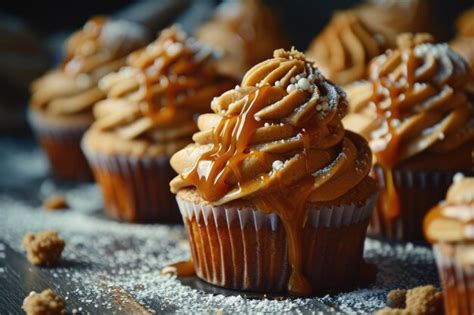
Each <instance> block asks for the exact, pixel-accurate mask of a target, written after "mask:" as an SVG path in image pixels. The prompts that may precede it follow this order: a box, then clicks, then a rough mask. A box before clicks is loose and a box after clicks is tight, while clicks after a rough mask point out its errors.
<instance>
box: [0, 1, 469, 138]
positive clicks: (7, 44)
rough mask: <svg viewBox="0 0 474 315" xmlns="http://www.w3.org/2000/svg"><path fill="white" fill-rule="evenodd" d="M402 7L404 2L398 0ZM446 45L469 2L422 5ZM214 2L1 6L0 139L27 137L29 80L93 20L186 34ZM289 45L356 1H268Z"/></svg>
mask: <svg viewBox="0 0 474 315" xmlns="http://www.w3.org/2000/svg"><path fill="white" fill-rule="evenodd" d="M399 1H400V2H403V1H405V0H399ZM425 1H429V2H430V3H432V5H433V18H434V20H435V21H436V23H437V24H438V25H439V29H440V30H441V34H440V39H444V40H449V39H450V38H451V37H452V36H453V33H454V21H455V19H456V17H457V16H458V15H459V14H460V13H461V12H462V11H463V10H465V9H466V8H468V7H470V6H472V5H473V4H474V3H473V1H472V0H452V1H446V0H425ZM220 2H221V1H217V0H149V1H146V0H142V1H126V0H113V1H85V0H82V1H59V2H58V1H52V0H43V1H23V0H16V1H9V0H4V1H1V2H0V82H1V84H0V134H1V135H2V136H12V135H14V136H25V137H29V136H30V130H29V128H28V127H27V124H26V120H25V113H26V107H27V104H28V99H29V85H30V83H31V81H32V80H33V79H35V78H37V77H38V76H39V75H41V74H43V73H44V72H45V71H47V70H48V69H50V68H51V67H54V66H55V65H57V64H58V62H59V61H60V60H61V57H62V52H63V49H62V47H63V43H64V40H65V38H66V37H67V36H68V35H69V34H70V33H71V32H72V31H74V30H77V29H79V28H80V27H82V25H83V24H84V22H85V21H87V19H88V18H89V17H91V16H94V15H108V16H112V17H121V18H125V19H128V20H131V21H135V22H138V23H140V24H142V25H145V26H146V27H147V28H148V29H149V30H150V31H151V32H152V33H157V32H158V31H159V30H160V29H162V28H163V27H166V26H168V25H170V24H172V23H180V24H182V26H183V28H184V29H185V30H186V31H187V32H189V33H193V31H194V30H195V29H196V28H197V27H198V26H199V25H201V24H202V23H203V22H204V21H206V20H207V19H209V17H210V16H212V14H213V12H214V10H215V7H216V6H217V5H219V3H220ZM265 3H266V4H267V5H268V6H270V7H272V8H273V9H274V11H275V13H276V14H277V15H279V17H280V21H281V24H282V27H283V29H284V30H285V31H286V33H287V36H288V37H289V38H290V40H291V43H292V44H293V45H294V46H295V47H296V48H298V49H299V50H303V51H304V50H305V49H306V48H307V47H308V45H309V43H310V41H311V40H312V39H313V38H314V37H315V36H316V35H317V34H318V32H319V31H320V30H321V29H322V28H323V27H324V25H325V24H326V23H327V22H328V21H329V19H330V17H331V15H332V13H333V12H334V11H336V10H343V9H346V8H350V7H352V6H354V5H356V4H357V3H359V1H356V0H331V1H323V0H271V1H270V0H267V1H265Z"/></svg>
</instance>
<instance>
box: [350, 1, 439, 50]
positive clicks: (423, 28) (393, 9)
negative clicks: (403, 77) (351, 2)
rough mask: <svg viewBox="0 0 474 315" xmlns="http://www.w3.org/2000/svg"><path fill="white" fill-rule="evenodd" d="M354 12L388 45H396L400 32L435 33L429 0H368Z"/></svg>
mask: <svg viewBox="0 0 474 315" xmlns="http://www.w3.org/2000/svg"><path fill="white" fill-rule="evenodd" d="M354 12H355V14H357V15H358V16H359V18H360V19H361V20H362V21H363V22H364V24H365V26H366V27H367V28H368V29H369V30H370V31H372V32H374V33H377V34H379V35H380V36H383V38H384V39H385V41H386V43H387V45H388V47H396V45H397V36H398V35H399V34H401V33H405V32H412V33H417V32H428V33H432V34H434V33H436V30H435V28H434V23H433V22H432V20H431V16H432V9H431V4H430V1H426V0H403V1H400V0H368V1H366V2H365V3H363V4H362V5H360V6H358V7H356V8H354Z"/></svg>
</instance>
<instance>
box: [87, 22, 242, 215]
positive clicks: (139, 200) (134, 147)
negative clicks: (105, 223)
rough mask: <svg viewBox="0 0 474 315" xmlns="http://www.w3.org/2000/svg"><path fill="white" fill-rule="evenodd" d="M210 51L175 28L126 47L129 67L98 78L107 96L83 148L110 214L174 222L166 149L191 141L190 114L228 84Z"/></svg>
mask: <svg viewBox="0 0 474 315" xmlns="http://www.w3.org/2000/svg"><path fill="white" fill-rule="evenodd" d="M216 62H217V58H216V54H215V53H214V52H213V51H212V50H210V49H208V48H206V47H204V46H202V45H200V44H198V43H197V42H195V41H194V40H193V39H192V38H188V37H186V34H184V33H183V32H182V31H180V30H179V29H178V28H176V27H172V28H169V29H166V30H164V31H163V32H162V33H161V35H160V36H159V37H158V39H156V40H155V41H154V42H152V43H151V44H149V45H148V46H147V47H145V48H143V49H141V50H139V51H136V52H134V53H132V54H131V55H130V56H129V57H128V59H127V66H126V67H123V68H122V69H121V70H120V71H118V72H116V73H112V74H109V75H107V76H106V77H104V78H103V79H102V80H101V81H100V87H101V88H102V89H103V91H104V92H105V94H106V95H107V98H106V99H105V100H103V101H100V102H98V103H97V104H96V106H95V108H94V114H95V117H96V121H95V122H94V124H93V125H92V126H91V128H90V129H89V130H88V131H87V132H86V134H85V136H84V140H83V149H84V152H85V153H86V156H87V159H88V160H89V163H90V165H91V167H92V169H93V171H94V175H95V178H96V180H97V182H98V184H99V185H100V187H101V189H102V193H103V199H104V203H105V209H106V210H107V212H108V214H109V215H111V216H113V217H115V218H118V219H121V220H125V221H131V222H143V223H152V222H179V221H180V216H179V212H178V210H177V206H176V202H175V200H174V197H173V196H172V195H171V193H170V192H169V187H168V182H169V181H170V180H171V179H172V178H173V177H174V175H175V173H174V172H173V170H172V169H171V167H170V166H169V158H170V156H171V155H172V154H173V153H175V152H176V151H178V150H179V149H181V148H183V147H184V146H185V145H187V144H189V143H190V142H191V137H192V134H193V133H194V132H195V131H196V130H197V126H196V123H195V120H194V115H196V114H198V113H204V112H207V111H208V110H209V104H210V102H211V100H212V98H213V97H214V96H215V95H218V94H220V93H222V92H223V91H225V90H227V89H229V88H230V87H231V86H233V85H234V82H233V81H232V80H230V79H228V78H226V77H224V76H222V75H220V74H219V73H218V71H217V63H216Z"/></svg>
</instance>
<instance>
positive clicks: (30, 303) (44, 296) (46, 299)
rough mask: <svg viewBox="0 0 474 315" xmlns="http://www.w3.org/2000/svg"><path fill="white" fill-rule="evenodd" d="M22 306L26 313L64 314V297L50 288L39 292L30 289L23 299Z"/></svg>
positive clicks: (35, 314) (28, 314)
mask: <svg viewBox="0 0 474 315" xmlns="http://www.w3.org/2000/svg"><path fill="white" fill-rule="evenodd" d="M22 308H23V310H24V311H25V312H26V314H27V315H57V314H66V304H65V303H64V299H63V298H62V297H60V296H59V295H57V294H56V293H55V292H54V291H53V290H51V289H47V290H44V291H43V292H41V293H36V292H34V291H32V292H31V293H30V294H29V295H28V296H27V297H26V298H25V300H24V301H23V305H22Z"/></svg>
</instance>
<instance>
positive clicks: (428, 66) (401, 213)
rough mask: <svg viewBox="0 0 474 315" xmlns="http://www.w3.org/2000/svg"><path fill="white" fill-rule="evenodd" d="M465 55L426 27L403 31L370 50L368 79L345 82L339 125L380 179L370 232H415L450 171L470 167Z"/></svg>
mask: <svg viewBox="0 0 474 315" xmlns="http://www.w3.org/2000/svg"><path fill="white" fill-rule="evenodd" d="M468 80H469V69H468V65H467V63H466V61H465V60H464V59H463V58H462V57H461V56H459V55H458V54H456V53H455V52H453V51H452V50H451V49H449V48H448V46H447V44H432V43H431V37H430V36H429V35H427V34H418V35H412V34H403V35H401V36H400V37H399V44H398V48H397V49H394V50H388V51H387V52H386V53H385V54H383V55H381V56H379V57H377V58H375V59H374V61H373V62H372V64H371V67H370V82H366V83H360V84H358V85H357V86H352V87H351V88H350V89H347V93H348V99H349V103H350V107H351V114H349V115H348V117H347V119H346V120H345V121H344V124H345V126H346V127H347V128H348V129H349V130H352V131H356V132H359V133H360V134H362V135H363V136H364V137H365V138H366V139H368V140H369V144H370V147H371V149H372V151H373V153H374V156H375V158H374V168H373V173H374V175H375V176H376V177H377V178H378V180H379V183H380V185H381V186H382V187H383V189H382V194H381V198H380V202H379V204H378V207H377V208H376V211H375V212H374V213H375V215H374V218H373V221H372V224H371V232H373V233H375V234H379V235H383V236H386V237H388V238H391V239H403V240H423V234H422V228H421V226H422V220H423V217H424V215H425V214H426V212H427V211H428V210H429V209H430V208H431V207H433V206H434V205H436V204H437V203H438V202H439V201H440V200H442V199H443V196H444V194H445V193H446V190H447V189H448V187H449V185H450V184H451V178H452V176H453V175H454V174H455V173H456V172H459V171H462V172H471V171H472V166H473V164H472V151H473V148H474V112H473V107H472V104H471V102H470V101H469V99H468V94H467V92H466V88H467V83H468Z"/></svg>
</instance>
